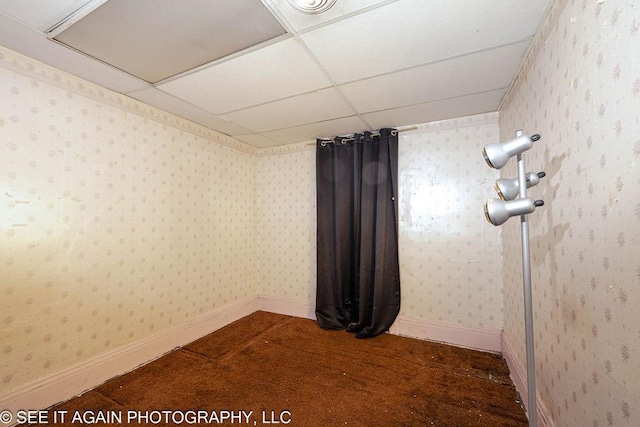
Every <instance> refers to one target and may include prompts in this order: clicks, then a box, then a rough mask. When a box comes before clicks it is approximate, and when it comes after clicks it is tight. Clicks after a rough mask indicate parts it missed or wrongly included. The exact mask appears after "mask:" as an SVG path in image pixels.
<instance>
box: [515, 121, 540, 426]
mask: <svg viewBox="0 0 640 427" xmlns="http://www.w3.org/2000/svg"><path fill="white" fill-rule="evenodd" d="M516 136H522V131H521V130H518V131H516ZM517 159H518V184H519V185H518V186H519V187H520V188H519V193H520V194H519V196H520V198H521V199H525V198H526V197H527V173H526V169H525V165H524V154H522V153H521V154H518V157H517ZM520 232H521V235H522V283H523V291H524V326H525V336H526V352H527V394H528V395H527V402H528V405H527V411H528V412H529V426H531V427H536V426H537V424H538V417H537V412H538V411H537V408H536V365H535V357H534V350H535V348H534V342H533V304H532V300H533V297H532V292H531V256H530V253H529V221H528V219H527V214H522V215H520Z"/></svg>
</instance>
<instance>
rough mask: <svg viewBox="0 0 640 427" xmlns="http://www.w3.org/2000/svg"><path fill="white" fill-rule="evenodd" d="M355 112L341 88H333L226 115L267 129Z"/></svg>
mask: <svg viewBox="0 0 640 427" xmlns="http://www.w3.org/2000/svg"><path fill="white" fill-rule="evenodd" d="M353 114H354V112H353V110H352V109H351V107H350V106H349V105H348V104H347V103H346V102H345V101H344V99H343V98H342V97H341V96H340V94H339V93H338V91H337V90H336V89H333V88H329V89H323V90H318V91H315V92H310V93H306V94H303V95H298V96H294V97H291V98H287V99H283V100H280V101H275V102H271V103H268V104H263V105H260V106H257V107H252V108H247V109H245V110H240V111H236V112H233V113H229V114H225V115H224V116H222V117H224V118H227V119H229V120H231V121H233V122H235V123H238V124H240V125H241V126H244V127H246V128H249V129H251V130H253V131H255V132H265V131H270V130H275V129H284V128H290V127H294V126H299V125H302V124H304V123H313V122H320V121H325V120H331V119H336V118H339V117H347V116H351V115H353Z"/></svg>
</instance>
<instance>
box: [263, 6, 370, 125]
mask: <svg viewBox="0 0 640 427" xmlns="http://www.w3.org/2000/svg"><path fill="white" fill-rule="evenodd" d="M262 2H263V3H264V4H265V5H267V7H268V8H270V10H271V12H272V13H273V14H274V16H276V19H279V20H280V21H281V22H282V23H283V25H284V26H285V30H287V31H288V32H289V33H291V34H292V35H293V37H294V38H295V39H296V40H297V41H298V42H299V43H300V45H301V46H302V48H303V49H304V50H305V51H306V52H307V54H308V55H309V56H310V57H311V59H313V61H314V62H315V63H316V65H317V66H318V68H319V69H320V71H321V72H322V73H323V74H324V75H325V77H326V78H327V79H328V80H329V82H330V83H331V84H332V85H333V87H334V88H335V90H336V91H337V92H338V94H339V95H340V97H341V98H342V99H343V100H344V102H345V103H346V104H347V106H349V108H351V110H352V111H353V112H354V114H355V115H356V116H358V118H359V119H360V120H361V121H362V122H363V123H364V124H365V126H367V127H368V128H369V129H368V130H370V131H372V130H374V129H373V127H372V126H371V125H370V124H369V122H368V121H367V120H365V118H364V117H363V116H362V115H361V114H360V112H359V111H358V109H357V108H356V107H355V105H353V103H352V102H351V100H350V99H349V98H348V97H347V96H346V94H345V93H344V92H343V91H342V89H341V88H340V86H338V84H337V83H336V80H335V79H334V78H333V76H332V75H331V74H330V73H329V71H328V70H327V69H326V68H325V67H324V65H322V63H321V62H320V60H319V59H318V58H316V56H315V55H314V54H313V52H312V51H311V49H310V48H309V46H307V44H306V43H305V42H304V40H302V38H301V37H300V35H299V34H298V32H297V31H296V30H295V28H293V26H292V25H291V23H290V22H289V21H288V20H287V18H286V17H285V16H283V14H282V12H281V11H280V9H278V8H277V7H276V6H275V5H274V4H273V3H272V0H262Z"/></svg>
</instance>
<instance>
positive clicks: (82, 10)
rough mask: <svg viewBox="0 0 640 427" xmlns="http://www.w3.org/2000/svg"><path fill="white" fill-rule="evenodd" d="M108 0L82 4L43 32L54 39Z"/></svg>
mask: <svg viewBox="0 0 640 427" xmlns="http://www.w3.org/2000/svg"><path fill="white" fill-rule="evenodd" d="M107 1H108V0H90V1H89V2H88V3H85V4H84V5H83V6H80V7H79V8H78V9H76V10H74V11H73V12H71V13H70V14H68V15H67V16H65V17H64V18H62V19H61V20H59V21H58V22H56V23H55V24H53V25H50V26H49V27H48V28H45V29H43V30H42V34H44V35H45V36H46V37H47V38H48V39H49V40H52V39H53V38H54V37H56V36H57V35H58V34H60V33H61V32H63V31H64V30H66V29H67V28H69V27H71V26H72V25H73V24H75V23H76V22H78V21H80V20H82V19H83V18H84V17H86V16H87V15H89V14H90V13H91V12H93V11H94V10H96V9H98V8H99V7H100V6H102V5H103V4H105V3H106V2H107Z"/></svg>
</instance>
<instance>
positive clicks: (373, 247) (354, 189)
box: [316, 129, 400, 338]
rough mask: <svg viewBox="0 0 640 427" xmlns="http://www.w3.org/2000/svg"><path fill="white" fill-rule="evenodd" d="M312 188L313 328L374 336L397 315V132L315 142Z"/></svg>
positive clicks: (398, 309) (388, 131) (363, 336)
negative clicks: (314, 193)
mask: <svg viewBox="0 0 640 427" xmlns="http://www.w3.org/2000/svg"><path fill="white" fill-rule="evenodd" d="M316 185H317V205H318V207H317V213H318V218H317V220H318V229H317V233H318V235H317V241H318V243H317V244H318V248H317V249H318V254H317V257H318V259H317V261H318V267H317V268H318V271H317V273H318V283H317V291H316V318H317V321H318V324H319V325H320V327H322V328H324V329H346V330H347V331H349V332H353V333H355V334H356V337H357V338H369V337H374V336H376V335H378V334H381V333H383V332H385V331H387V330H389V327H390V326H391V324H392V323H393V322H394V321H395V319H396V317H397V315H398V312H399V311H400V268H399V264H398V228H397V224H398V222H397V212H398V210H397V194H398V133H397V131H396V130H393V129H382V130H380V132H379V135H378V134H371V133H370V132H364V133H363V134H355V135H354V136H353V137H352V138H351V137H350V138H341V137H336V138H335V139H334V140H332V141H326V140H318V141H317V144H316Z"/></svg>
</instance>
